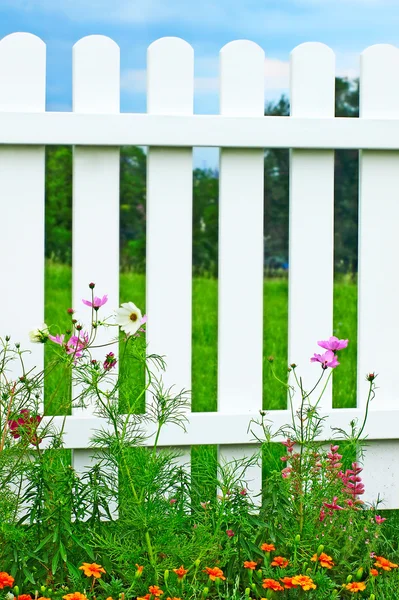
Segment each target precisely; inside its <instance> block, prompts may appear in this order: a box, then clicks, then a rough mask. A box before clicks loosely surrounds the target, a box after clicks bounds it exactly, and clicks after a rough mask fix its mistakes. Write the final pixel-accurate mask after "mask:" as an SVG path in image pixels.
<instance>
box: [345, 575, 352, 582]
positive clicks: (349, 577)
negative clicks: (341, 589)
mask: <svg viewBox="0 0 399 600" xmlns="http://www.w3.org/2000/svg"><path fill="white" fill-rule="evenodd" d="M351 581H352V575H348V577H347V578H346V583H350V582H351Z"/></svg>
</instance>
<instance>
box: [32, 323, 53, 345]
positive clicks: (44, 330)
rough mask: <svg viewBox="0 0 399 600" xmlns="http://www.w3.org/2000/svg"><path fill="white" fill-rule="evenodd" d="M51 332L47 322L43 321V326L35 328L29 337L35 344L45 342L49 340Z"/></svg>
mask: <svg viewBox="0 0 399 600" xmlns="http://www.w3.org/2000/svg"><path fill="white" fill-rule="evenodd" d="M49 334H50V332H49V330H48V327H47V325H46V323H43V325H42V326H41V328H40V329H39V328H38V329H34V330H33V331H30V332H29V339H30V341H31V342H32V343H33V344H44V342H46V341H47V339H48V336H49Z"/></svg>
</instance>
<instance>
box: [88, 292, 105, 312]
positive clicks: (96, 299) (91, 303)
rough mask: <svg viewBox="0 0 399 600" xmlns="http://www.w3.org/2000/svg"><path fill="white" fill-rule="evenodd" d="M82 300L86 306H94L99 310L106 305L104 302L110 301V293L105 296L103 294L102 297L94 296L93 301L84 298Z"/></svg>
mask: <svg viewBox="0 0 399 600" xmlns="http://www.w3.org/2000/svg"><path fill="white" fill-rule="evenodd" d="M82 302H83V304H85V305H86V306H91V307H92V308H94V310H98V309H99V308H100V306H104V304H105V303H106V302H108V295H107V294H105V296H103V297H102V298H99V297H98V296H94V298H93V301H91V300H83V299H82Z"/></svg>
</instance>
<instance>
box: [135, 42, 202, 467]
mask: <svg viewBox="0 0 399 600" xmlns="http://www.w3.org/2000/svg"><path fill="white" fill-rule="evenodd" d="M147 77H148V79H147V94H148V95H147V111H148V113H149V114H153V115H154V114H162V115H191V114H192V113H193V102H194V52H193V49H192V48H191V46H190V45H189V44H187V42H185V41H184V40H181V39H179V38H173V37H170V38H161V39H159V40H157V41H156V42H154V43H153V44H151V46H150V47H149V48H148V76H147ZM192 170H193V166H192V149H191V148H154V147H151V148H149V151H148V157H147V278H146V286H147V288H146V295H147V300H146V311H147V314H148V324H147V341H148V344H149V351H150V352H151V353H156V354H159V355H161V356H165V360H166V364H167V368H166V372H165V373H164V374H163V376H162V379H163V382H164V384H165V387H166V388H169V387H171V386H174V387H173V390H172V393H178V392H179V391H181V390H182V389H186V390H190V389H191V330H192V327H191V312H192V311H191V305H192V193H193V174H192ZM147 402H148V403H149V402H151V397H150V396H148V398H147ZM190 454H191V453H190V449H189V448H187V449H184V450H183V451H182V456H181V457H180V460H179V461H178V462H179V463H180V464H181V465H184V464H187V463H190Z"/></svg>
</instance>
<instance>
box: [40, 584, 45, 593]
mask: <svg viewBox="0 0 399 600" xmlns="http://www.w3.org/2000/svg"><path fill="white" fill-rule="evenodd" d="M40 591H41V593H42V594H44V592H45V591H46V586H44V585H42V586H41V588H40Z"/></svg>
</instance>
